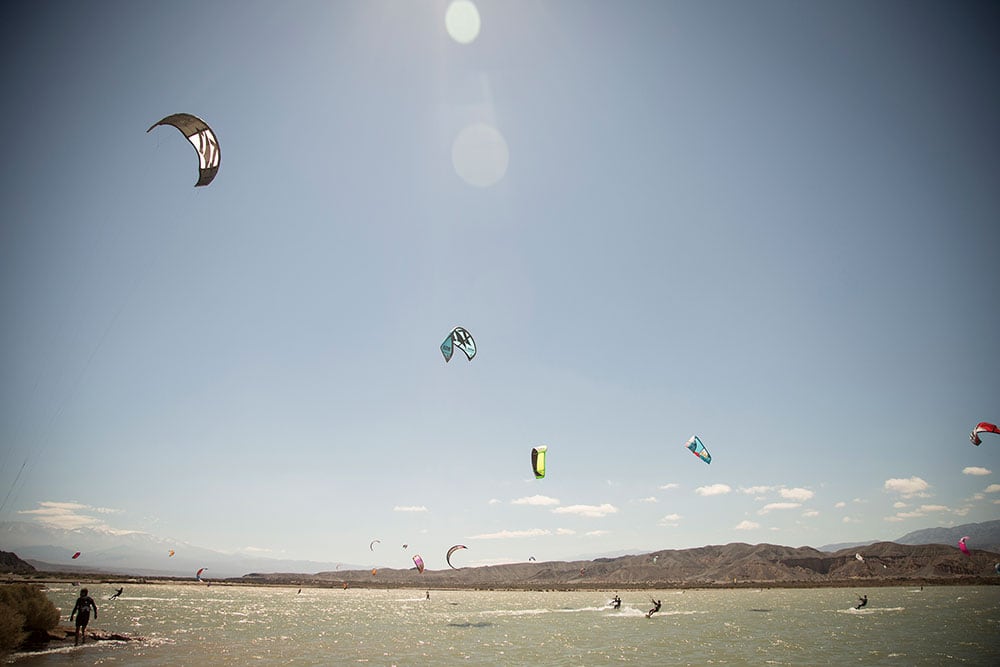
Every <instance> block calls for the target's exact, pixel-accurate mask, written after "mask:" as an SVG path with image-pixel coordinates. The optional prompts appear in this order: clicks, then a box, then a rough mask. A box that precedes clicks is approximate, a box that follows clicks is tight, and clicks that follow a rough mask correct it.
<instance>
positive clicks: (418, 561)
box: [413, 554, 424, 574]
mask: <svg viewBox="0 0 1000 667" xmlns="http://www.w3.org/2000/svg"><path fill="white" fill-rule="evenodd" d="M413 564H414V565H416V566H417V572H419V573H420V574H423V573H424V559H423V558H421V557H420V555H419V554H417V555H415V556H414V557H413Z"/></svg>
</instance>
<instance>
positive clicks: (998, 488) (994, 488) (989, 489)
mask: <svg viewBox="0 0 1000 667" xmlns="http://www.w3.org/2000/svg"><path fill="white" fill-rule="evenodd" d="M997 491H1000V484H990V485H989V486H987V487H986V488H985V489H983V493H996V492H997Z"/></svg>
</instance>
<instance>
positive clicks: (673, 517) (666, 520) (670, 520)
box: [660, 514, 681, 528]
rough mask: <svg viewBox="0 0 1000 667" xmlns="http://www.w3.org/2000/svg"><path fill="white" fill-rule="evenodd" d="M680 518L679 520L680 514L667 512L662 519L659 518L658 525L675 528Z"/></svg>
mask: <svg viewBox="0 0 1000 667" xmlns="http://www.w3.org/2000/svg"><path fill="white" fill-rule="evenodd" d="M680 520H681V515H680V514H668V515H666V516H665V517H663V518H662V519H660V525H661V526H664V527H669V528H676V527H677V526H678V525H680V524H678V523H677V522H678V521H680Z"/></svg>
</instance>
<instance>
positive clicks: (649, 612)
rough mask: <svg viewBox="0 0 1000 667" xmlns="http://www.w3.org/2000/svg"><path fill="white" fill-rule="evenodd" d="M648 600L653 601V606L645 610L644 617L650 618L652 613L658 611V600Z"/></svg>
mask: <svg viewBox="0 0 1000 667" xmlns="http://www.w3.org/2000/svg"><path fill="white" fill-rule="evenodd" d="M649 600H650V602H652V603H653V608H652V609H650V610H649V611H647V612H646V618H650V617H651V616H652V615H653V614H655V613H656V612H658V611H660V601H659V600H654V599H653V598H649Z"/></svg>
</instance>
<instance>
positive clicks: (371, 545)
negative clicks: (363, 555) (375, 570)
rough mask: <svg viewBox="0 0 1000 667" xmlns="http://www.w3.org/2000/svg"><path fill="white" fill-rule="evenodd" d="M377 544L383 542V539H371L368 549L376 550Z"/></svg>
mask: <svg viewBox="0 0 1000 667" xmlns="http://www.w3.org/2000/svg"><path fill="white" fill-rule="evenodd" d="M376 544H382V540H372V541H371V542H370V543H369V544H368V550H369V551H375V545H376Z"/></svg>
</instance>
